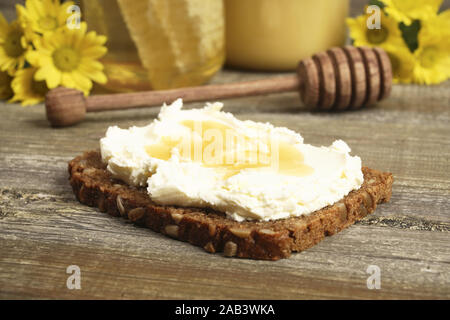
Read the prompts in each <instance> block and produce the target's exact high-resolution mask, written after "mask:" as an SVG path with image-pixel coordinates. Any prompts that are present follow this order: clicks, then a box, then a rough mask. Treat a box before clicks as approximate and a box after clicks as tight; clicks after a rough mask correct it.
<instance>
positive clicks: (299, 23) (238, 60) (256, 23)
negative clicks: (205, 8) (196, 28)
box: [225, 0, 349, 70]
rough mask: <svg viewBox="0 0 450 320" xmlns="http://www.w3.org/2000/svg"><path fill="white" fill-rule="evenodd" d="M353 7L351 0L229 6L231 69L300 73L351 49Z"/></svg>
mask: <svg viewBox="0 0 450 320" xmlns="http://www.w3.org/2000/svg"><path fill="white" fill-rule="evenodd" d="M348 7H349V0H225V13H226V56H227V64H228V65H229V66H233V67H239V68H248V69H258V70H294V69H295V68H296V66H297V64H298V61H299V60H301V59H303V58H305V57H309V56H310V55H312V54H314V53H316V52H319V51H322V50H326V49H328V48H330V47H333V46H341V45H343V44H344V43H345V39H346V27H345V18H346V17H347V14H348Z"/></svg>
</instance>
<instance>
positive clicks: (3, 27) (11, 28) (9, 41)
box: [0, 12, 28, 75]
mask: <svg viewBox="0 0 450 320" xmlns="http://www.w3.org/2000/svg"><path fill="white" fill-rule="evenodd" d="M24 39H25V38H24V31H23V28H22V27H21V25H20V24H19V22H18V21H14V22H12V23H11V24H8V22H7V21H6V19H5V17H4V16H3V15H2V14H1V12H0V70H1V71H7V72H8V73H9V74H10V75H12V74H14V72H15V71H16V70H17V69H20V68H22V67H23V66H24V65H25V53H26V51H27V49H28V47H27V44H26V43H25V41H24Z"/></svg>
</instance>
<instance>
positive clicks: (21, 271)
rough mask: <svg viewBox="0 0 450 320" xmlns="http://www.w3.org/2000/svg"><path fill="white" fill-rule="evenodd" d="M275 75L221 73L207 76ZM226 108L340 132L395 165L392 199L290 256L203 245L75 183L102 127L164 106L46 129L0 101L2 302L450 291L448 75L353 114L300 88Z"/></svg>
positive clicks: (320, 139)
mask: <svg viewBox="0 0 450 320" xmlns="http://www.w3.org/2000/svg"><path fill="white" fill-rule="evenodd" d="M267 75H268V74H264V73H248V72H238V71H231V70H225V71H222V72H220V73H219V74H218V75H217V76H216V77H215V78H214V79H213V81H212V83H225V82H232V81H237V80H253V79H260V78H263V77H266V76H267ZM272 75H273V74H272ZM225 105H226V107H225V110H226V111H230V112H233V113H234V114H235V115H236V116H237V117H238V118H239V119H243V120H244V119H251V120H255V121H270V122H272V123H273V124H274V125H278V126H287V127H288V128H290V129H293V130H295V131H298V132H300V133H301V134H302V135H303V137H304V138H305V142H306V143H312V144H317V145H330V144H331V143H332V142H333V141H334V140H335V139H343V140H344V141H346V142H347V143H348V144H349V145H350V146H351V147H352V152H353V154H356V155H359V156H360V157H361V158H362V159H363V163H364V164H365V165H367V166H369V167H372V168H375V169H379V170H384V171H390V172H392V173H393V174H394V177H395V183H394V187H393V195H392V199H391V202H390V203H388V204H384V205H380V206H379V207H378V209H377V210H376V211H375V213H374V214H372V215H370V216H368V217H367V218H365V219H364V220H363V221H361V222H359V223H357V224H355V225H354V226H351V227H350V228H348V229H346V230H344V231H342V232H340V233H339V234H337V235H335V236H332V237H327V238H326V239H325V240H324V241H322V242H321V243H319V244H318V245H316V246H314V247H313V248H311V249H309V250H307V251H305V252H302V253H297V254H293V256H292V257H291V258H290V259H283V260H279V261H276V262H270V261H255V260H244V259H235V258H224V257H223V256H221V255H213V254H208V253H206V252H205V251H204V250H203V249H201V248H197V247H193V246H191V245H189V244H188V243H184V242H180V241H176V240H173V239H170V238H166V237H165V236H162V235H160V234H157V233H154V232H152V231H150V230H147V229H144V228H139V227H136V226H134V225H131V224H129V223H127V222H126V221H125V220H123V219H120V218H112V217H110V216H108V215H107V214H105V213H100V212H98V211H97V210H95V209H92V208H89V207H86V206H83V205H81V204H80V203H78V202H77V201H76V199H75V197H74V195H73V193H72V190H71V188H70V186H69V183H68V173H67V162H68V161H69V160H71V159H72V158H73V157H75V156H77V155H79V154H80V153H82V152H83V151H85V150H90V149H95V148H98V139H99V138H100V137H102V136H103V135H104V133H105V130H106V129H107V127H108V126H110V125H118V126H120V127H128V126H131V125H145V124H147V123H148V122H150V121H152V120H153V119H154V118H155V116H156V115H157V112H158V109H157V108H154V109H142V110H127V111H116V112H105V113H102V114H89V115H87V119H86V121H84V122H83V123H81V124H79V125H77V126H74V127H70V128H64V129H52V128H50V127H49V126H48V123H47V121H46V120H45V111H44V106H43V105H39V106H35V107H30V108H22V107H20V106H19V105H11V104H4V103H0V298H2V299H23V298H64V299H86V298H88V299H109V298H113V299H116V298H118V299H131V298H136V299H178V298H181V299H216V298H223V299H244V298H245V299H328V298H333V299H419V298H424V299H449V298H450V241H449V240H450V237H449V235H450V200H449V198H450V163H449V158H450V82H447V83H444V84H442V85H439V86H431V87H426V86H416V85H395V86H394V87H393V91H392V95H391V97H390V98H389V99H387V100H386V101H383V102H382V103H379V104H377V105H375V106H373V107H370V108H367V109H362V110H357V111H352V112H345V113H315V112H310V111H308V110H307V109H306V108H305V107H304V106H302V104H301V102H300V99H299V98H298V95H297V94H296V93H286V94H277V95H270V96H265V97H253V98H242V99H234V100H228V101H226V104H225ZM199 106H201V104H190V105H189V107H199ZM70 265H77V266H79V267H80V269H81V290H69V289H68V288H67V286H66V281H67V278H68V276H69V274H67V273H66V268H67V267H68V266H70ZM369 265H377V266H379V268H380V270H381V289H379V290H376V289H373V290H369V289H368V288H367V278H368V277H369V274H368V273H367V272H366V270H367V268H368V266H369Z"/></svg>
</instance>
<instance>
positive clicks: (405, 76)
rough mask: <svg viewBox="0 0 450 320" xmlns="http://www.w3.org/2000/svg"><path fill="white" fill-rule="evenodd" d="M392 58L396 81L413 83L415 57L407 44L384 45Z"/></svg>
mask: <svg viewBox="0 0 450 320" xmlns="http://www.w3.org/2000/svg"><path fill="white" fill-rule="evenodd" d="M384 50H385V51H386V52H387V54H388V56H389V59H390V60H391V65H392V73H393V80H394V83H411V82H412V81H413V78H414V77H413V70H414V63H415V58H414V55H413V54H412V53H411V51H410V50H409V48H408V47H407V46H406V45H402V46H392V45H388V46H385V47H384Z"/></svg>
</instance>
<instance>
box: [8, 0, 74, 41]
mask: <svg viewBox="0 0 450 320" xmlns="http://www.w3.org/2000/svg"><path fill="white" fill-rule="evenodd" d="M73 4H74V3H73V2H72V1H68V2H64V3H63V4H61V3H60V1H59V0H26V2H25V6H22V5H16V10H17V15H18V17H19V20H20V21H21V23H22V24H23V25H24V26H28V27H29V28H30V29H31V31H33V32H36V33H40V34H44V33H46V32H53V31H56V30H57V29H59V28H61V27H64V26H65V25H66V23H67V19H68V18H69V16H70V14H71V13H70V12H67V11H68V9H69V8H70V7H71V6H72V5H73Z"/></svg>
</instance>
